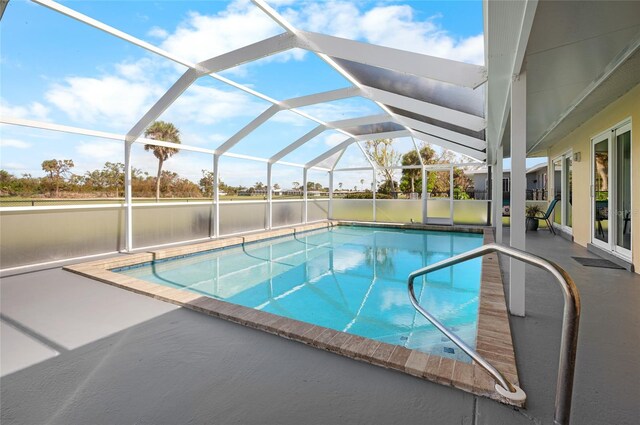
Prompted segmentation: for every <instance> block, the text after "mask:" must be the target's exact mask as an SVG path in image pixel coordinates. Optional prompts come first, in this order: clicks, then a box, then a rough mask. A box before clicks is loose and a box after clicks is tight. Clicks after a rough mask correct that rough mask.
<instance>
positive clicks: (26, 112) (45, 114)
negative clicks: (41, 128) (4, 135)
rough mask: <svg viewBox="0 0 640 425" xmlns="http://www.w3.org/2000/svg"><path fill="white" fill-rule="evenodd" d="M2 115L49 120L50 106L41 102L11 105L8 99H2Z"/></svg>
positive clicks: (0, 106)
mask: <svg viewBox="0 0 640 425" xmlns="http://www.w3.org/2000/svg"><path fill="white" fill-rule="evenodd" d="M0 116H3V117H10V118H23V119H34V120H39V121H48V120H49V108H47V107H46V106H44V105H43V104H42V103H40V102H31V103H30V104H28V105H26V106H19V105H11V104H9V102H7V101H6V100H4V99H0Z"/></svg>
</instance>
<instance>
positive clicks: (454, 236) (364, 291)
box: [120, 227, 482, 361]
mask: <svg viewBox="0 0 640 425" xmlns="http://www.w3.org/2000/svg"><path fill="white" fill-rule="evenodd" d="M481 244H482V235H478V234H468V233H450V232H423V231H414V230H391V229H382V228H365V227H337V228H333V229H331V230H321V231H314V232H309V233H305V234H303V235H297V236H296V237H293V236H292V237H286V238H281V239H276V240H270V241H267V242H260V243H252V244H247V245H245V246H243V247H234V248H229V249H224V250H218V251H213V252H208V253H203V254H198V255H193V256H188V257H184V258H181V259H176V260H171V261H163V262H156V263H154V264H151V265H146V266H142V267H137V268H131V269H128V270H123V271H120V273H124V274H127V275H129V276H133V277H136V278H139V279H143V280H147V281H150V282H155V283H158V284H162V285H166V286H171V287H176V288H184V289H187V290H189V291H194V292H197V293H199V294H202V295H206V296H210V297H214V298H218V299H223V300H225V301H229V302H232V303H236V304H240V305H244V306H247V307H251V308H256V309H260V310H263V311H267V312H270V313H274V314H278V315H281V316H285V317H289V318H293V319H296V320H301V321H305V322H308V323H313V324H316V325H320V326H324V327H328V328H332V329H336V330H339V331H345V332H349V333H352V334H356V335H360V336H363V337H368V338H374V339H377V340H379V341H384V342H387V343H391V344H397V345H402V346H405V347H408V348H413V349H418V350H421V351H425V352H430V353H436V354H438V355H444V356H448V357H453V358H458V359H461V360H465V361H468V358H467V357H466V355H464V354H463V353H461V352H459V350H458V348H457V347H455V346H454V345H453V343H451V341H449V340H448V339H447V338H446V337H444V335H442V334H441V333H440V332H439V331H437V330H436V329H435V328H434V327H433V326H432V325H431V324H430V323H429V322H428V321H427V320H426V319H424V318H423V317H422V316H421V315H419V314H418V313H417V312H416V310H415V309H414V308H413V306H412V305H411V303H410V301H409V297H408V295H407V277H408V275H409V273H411V272H412V271H414V270H416V269H418V268H421V267H424V266H426V265H428V264H432V263H435V262H437V261H440V260H442V259H444V258H448V257H450V256H452V255H455V254H459V253H462V252H465V251H468V250H469V249H472V248H476V247H478V246H480V245H481ZM480 270H481V260H480V259H476V260H473V261H469V262H466V263H464V264H459V265H456V266H454V267H451V268H448V269H444V270H439V271H437V272H433V273H431V274H429V275H428V276H426V279H427V280H426V282H425V281H424V279H423V280H422V281H419V282H416V294H417V296H418V299H419V300H420V303H421V305H422V306H424V307H425V308H426V309H427V310H428V311H430V312H432V313H433V314H434V315H435V316H436V317H437V318H438V319H440V320H441V321H443V323H445V325H446V326H448V327H449V328H451V329H452V330H454V331H455V332H456V333H457V334H458V335H460V337H461V338H462V339H464V340H465V342H467V343H468V344H469V345H471V346H472V347H473V346H475V336H476V329H477V316H478V296H479V287H480Z"/></svg>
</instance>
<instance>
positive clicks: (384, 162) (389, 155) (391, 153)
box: [365, 139, 400, 193]
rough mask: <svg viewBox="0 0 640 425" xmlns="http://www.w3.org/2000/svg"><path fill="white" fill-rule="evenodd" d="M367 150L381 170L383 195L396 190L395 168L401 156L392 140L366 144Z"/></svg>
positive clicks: (373, 141)
mask: <svg viewBox="0 0 640 425" xmlns="http://www.w3.org/2000/svg"><path fill="white" fill-rule="evenodd" d="M365 149H366V152H367V154H368V155H369V158H371V160H372V161H373V162H375V163H376V164H378V165H379V166H380V167H381V168H380V170H379V173H380V177H382V179H383V182H382V184H381V185H380V187H379V188H378V191H379V192H381V193H390V192H393V191H395V190H396V186H397V182H396V181H395V180H394V175H393V169H391V168H388V167H393V166H395V165H398V162H399V161H400V154H399V153H398V152H396V151H395V150H394V149H393V146H392V140H391V139H375V140H369V141H367V142H366V143H365Z"/></svg>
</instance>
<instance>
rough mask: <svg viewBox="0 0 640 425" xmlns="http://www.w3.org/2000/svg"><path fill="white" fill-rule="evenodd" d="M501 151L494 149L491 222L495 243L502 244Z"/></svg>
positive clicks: (500, 149)
mask: <svg viewBox="0 0 640 425" xmlns="http://www.w3.org/2000/svg"><path fill="white" fill-rule="evenodd" d="M502 149H503V148H502V145H500V146H498V148H497V149H496V154H495V156H496V164H495V166H494V167H493V190H492V192H493V193H492V195H493V197H492V201H493V204H494V207H493V222H494V226H495V227H496V242H497V243H502Z"/></svg>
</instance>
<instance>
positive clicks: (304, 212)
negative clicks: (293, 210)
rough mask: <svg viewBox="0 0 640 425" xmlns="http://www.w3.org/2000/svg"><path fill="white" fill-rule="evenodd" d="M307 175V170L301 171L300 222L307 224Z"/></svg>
mask: <svg viewBox="0 0 640 425" xmlns="http://www.w3.org/2000/svg"><path fill="white" fill-rule="evenodd" d="M308 174H309V169H307V168H304V169H303V170H302V185H303V186H302V197H303V198H304V199H303V207H302V222H303V223H304V224H307V221H308V218H307V212H308V209H307V207H308V203H307V202H308V200H309V199H308V193H307V175H308Z"/></svg>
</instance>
